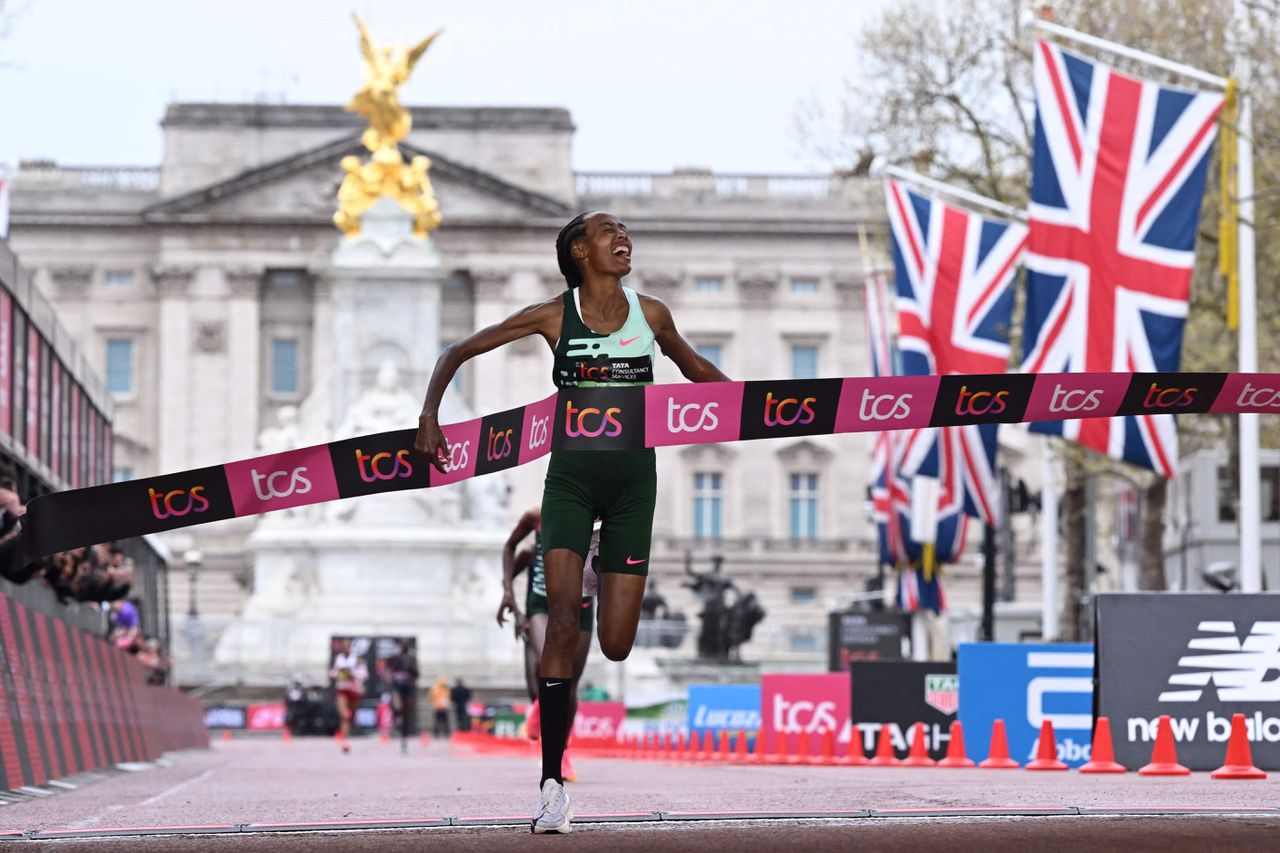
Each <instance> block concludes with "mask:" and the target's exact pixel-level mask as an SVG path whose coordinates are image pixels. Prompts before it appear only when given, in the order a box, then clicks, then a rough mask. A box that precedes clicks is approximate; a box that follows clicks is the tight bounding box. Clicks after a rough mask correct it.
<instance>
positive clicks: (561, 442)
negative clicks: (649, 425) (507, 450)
mask: <svg viewBox="0 0 1280 853" xmlns="http://www.w3.org/2000/svg"><path fill="white" fill-rule="evenodd" d="M644 397H645V388H644V386H640V385H636V386H632V387H627V388H567V389H565V390H564V391H561V392H560V394H559V396H558V401H557V403H556V411H557V412H558V415H557V417H556V419H555V424H554V426H555V432H554V434H553V435H552V437H551V447H552V449H553V450H625V449H628V448H638V447H643V446H644Z"/></svg>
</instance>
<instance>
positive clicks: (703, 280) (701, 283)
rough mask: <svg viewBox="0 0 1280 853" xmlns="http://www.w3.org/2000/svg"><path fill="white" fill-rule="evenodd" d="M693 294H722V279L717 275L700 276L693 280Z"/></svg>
mask: <svg viewBox="0 0 1280 853" xmlns="http://www.w3.org/2000/svg"><path fill="white" fill-rule="evenodd" d="M693 290H694V292H695V293H722V292H724V278H723V277H722V276H718V275H700V276H698V277H697V278H695V279H694V280H693Z"/></svg>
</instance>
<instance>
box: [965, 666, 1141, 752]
mask: <svg viewBox="0 0 1280 853" xmlns="http://www.w3.org/2000/svg"><path fill="white" fill-rule="evenodd" d="M1123 654H1128V652H1124V653H1123ZM959 672H960V722H961V723H963V724H964V742H965V747H966V748H967V749H968V752H969V757H970V758H972V759H973V760H974V761H982V760H983V759H984V758H986V757H987V755H988V754H989V752H990V750H991V724H992V723H994V722H995V721H996V720H997V719H1000V720H1004V725H1005V733H1006V734H1007V736H1008V739H1009V755H1010V756H1011V757H1012V758H1013V759H1014V760H1016V761H1017V762H1019V763H1020V764H1025V763H1026V762H1027V761H1030V760H1031V759H1033V758H1035V757H1036V749H1037V748H1038V746H1039V739H1040V726H1041V724H1042V723H1043V722H1044V721H1045V720H1049V721H1050V722H1052V723H1053V733H1054V737H1055V738H1056V739H1057V741H1058V759H1059V760H1061V761H1064V762H1066V763H1067V764H1068V765H1070V766H1072V767H1078V766H1080V765H1081V764H1084V763H1085V762H1086V761H1088V760H1089V746H1090V744H1091V743H1092V742H1093V711H1092V703H1093V645H1092V644H1090V643H962V644H961V645H960V653H959ZM1114 726H1115V722H1114V720H1113V722H1112V728H1113V731H1114ZM1150 760H1151V751H1150V749H1148V750H1147V757H1146V758H1145V759H1144V760H1143V762H1142V763H1143V764H1145V763H1146V762H1147V761H1150Z"/></svg>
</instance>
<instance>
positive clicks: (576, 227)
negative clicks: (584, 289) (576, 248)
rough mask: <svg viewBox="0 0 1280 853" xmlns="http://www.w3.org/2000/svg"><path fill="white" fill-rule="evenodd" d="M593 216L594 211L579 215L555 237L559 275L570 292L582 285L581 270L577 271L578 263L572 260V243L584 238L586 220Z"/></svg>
mask: <svg viewBox="0 0 1280 853" xmlns="http://www.w3.org/2000/svg"><path fill="white" fill-rule="evenodd" d="M594 215H595V211H587V212H586V213H579V214H578V215H577V216H575V217H573V219H570V220H569V224H568V225H566V226H565V227H563V228H561V229H560V233H559V234H557V235H556V261H557V262H558V263H559V264H560V274H561V275H562V276H564V280H565V282H566V283H568V285H569V289H570V290H572V289H573V288H575V287H579V286H581V284H582V270H580V269H578V263H577V261H575V260H574V259H573V251H572V249H573V243H574V241H575V240H581V239H582V238H583V237H585V236H586V234H587V219H589V218H590V217H592V216H594Z"/></svg>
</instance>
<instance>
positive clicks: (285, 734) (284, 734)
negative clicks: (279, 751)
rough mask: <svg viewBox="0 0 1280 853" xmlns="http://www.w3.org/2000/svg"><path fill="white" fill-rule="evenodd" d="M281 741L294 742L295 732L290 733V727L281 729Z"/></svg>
mask: <svg viewBox="0 0 1280 853" xmlns="http://www.w3.org/2000/svg"><path fill="white" fill-rule="evenodd" d="M280 740H293V732H291V731H289V727H288V726H284V727H283V728H281V729H280Z"/></svg>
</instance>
